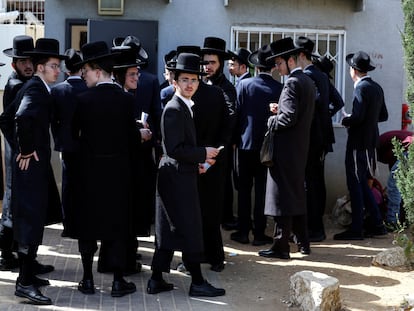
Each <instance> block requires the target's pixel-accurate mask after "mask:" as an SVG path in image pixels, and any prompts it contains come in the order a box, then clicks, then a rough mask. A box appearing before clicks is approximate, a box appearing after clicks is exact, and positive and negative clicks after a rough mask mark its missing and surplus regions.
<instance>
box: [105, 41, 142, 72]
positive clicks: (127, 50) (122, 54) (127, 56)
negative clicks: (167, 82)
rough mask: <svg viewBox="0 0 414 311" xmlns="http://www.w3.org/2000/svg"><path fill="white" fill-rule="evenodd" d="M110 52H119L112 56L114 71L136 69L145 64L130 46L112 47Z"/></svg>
mask: <svg viewBox="0 0 414 311" xmlns="http://www.w3.org/2000/svg"><path fill="white" fill-rule="evenodd" d="M112 51H113V52H119V53H117V54H116V55H114V69H121V68H131V67H138V66H141V65H143V64H145V62H144V61H142V60H141V59H140V58H139V57H138V56H137V52H136V51H135V50H134V49H133V48H131V47H130V46H119V47H113V48H112Z"/></svg>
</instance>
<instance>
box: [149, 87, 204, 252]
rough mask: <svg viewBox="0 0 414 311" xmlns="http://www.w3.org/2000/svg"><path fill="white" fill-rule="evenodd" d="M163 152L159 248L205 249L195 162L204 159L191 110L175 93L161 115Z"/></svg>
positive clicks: (158, 205)
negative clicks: (198, 145)
mask: <svg viewBox="0 0 414 311" xmlns="http://www.w3.org/2000/svg"><path fill="white" fill-rule="evenodd" d="M161 134H162V144H163V149H164V155H163V157H162V159H161V161H160V165H159V172H158V183H157V192H158V193H157V198H156V201H157V202H156V209H155V232H156V242H157V246H158V248H159V249H166V250H179V251H185V252H192V253H201V252H203V251H204V246H203V231H202V222H201V210H200V203H199V197H198V189H197V175H198V164H199V163H203V162H204V161H205V159H206V151H205V148H204V147H197V141H196V131H195V127H194V122H193V119H192V116H191V113H190V110H189V109H188V107H187V106H186V105H185V103H184V102H183V101H182V100H181V99H180V98H179V97H177V96H176V95H174V96H173V98H172V99H171V101H169V102H168V104H167V106H166V107H165V108H164V111H163V114H162V117H161Z"/></svg>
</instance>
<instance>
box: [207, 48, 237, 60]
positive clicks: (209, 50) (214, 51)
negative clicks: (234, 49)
mask: <svg viewBox="0 0 414 311" xmlns="http://www.w3.org/2000/svg"><path fill="white" fill-rule="evenodd" d="M200 54H201V55H205V54H216V55H219V56H221V57H223V58H224V59H225V60H228V59H230V58H231V55H230V54H229V53H227V52H226V51H223V50H219V49H212V48H202V49H201V51H200Z"/></svg>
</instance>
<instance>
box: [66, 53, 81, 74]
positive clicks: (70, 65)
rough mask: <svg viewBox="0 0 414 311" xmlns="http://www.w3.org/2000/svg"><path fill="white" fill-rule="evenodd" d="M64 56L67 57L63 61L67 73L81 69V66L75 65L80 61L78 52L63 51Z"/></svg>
mask: <svg viewBox="0 0 414 311" xmlns="http://www.w3.org/2000/svg"><path fill="white" fill-rule="evenodd" d="M65 55H66V56H67V57H68V58H67V59H65V66H66V68H67V69H68V70H69V71H78V70H79V69H80V68H81V66H79V65H76V64H78V63H79V62H81V61H82V57H81V53H80V51H77V50H75V49H72V48H70V49H67V50H66V51H65Z"/></svg>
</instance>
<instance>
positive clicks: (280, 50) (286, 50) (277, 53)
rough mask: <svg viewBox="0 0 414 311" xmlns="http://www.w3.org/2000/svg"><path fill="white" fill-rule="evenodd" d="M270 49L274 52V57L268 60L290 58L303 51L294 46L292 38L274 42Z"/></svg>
mask: <svg viewBox="0 0 414 311" xmlns="http://www.w3.org/2000/svg"><path fill="white" fill-rule="evenodd" d="M270 49H271V50H272V56H270V57H268V58H267V59H266V60H272V59H274V58H276V57H282V56H289V55H292V54H295V53H298V52H299V51H302V50H303V49H302V48H298V47H296V46H295V45H294V44H293V40H292V38H291V37H286V38H283V39H280V40H277V41H273V42H272V43H270Z"/></svg>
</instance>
